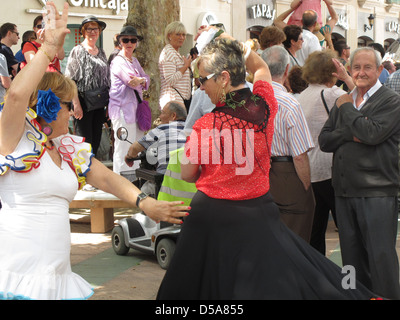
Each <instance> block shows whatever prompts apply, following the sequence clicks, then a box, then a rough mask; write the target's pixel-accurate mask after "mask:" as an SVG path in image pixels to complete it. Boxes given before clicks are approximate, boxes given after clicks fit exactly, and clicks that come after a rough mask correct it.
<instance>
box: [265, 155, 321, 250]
mask: <svg viewBox="0 0 400 320" xmlns="http://www.w3.org/2000/svg"><path fill="white" fill-rule="evenodd" d="M269 182H270V193H271V196H272V198H273V199H274V202H275V203H276V204H277V205H278V207H279V211H280V217H281V219H282V221H283V222H284V223H285V224H286V225H287V226H288V227H289V229H291V230H292V231H293V232H294V233H296V234H298V235H299V236H300V237H302V238H303V239H304V240H305V241H307V242H310V237H311V229H312V224H313V218H314V207H315V200H314V194H313V190H312V188H309V189H308V190H305V189H304V186H303V183H302V182H301V181H300V179H299V177H298V175H297V173H296V170H295V168H294V164H293V162H272V163H271V170H270V175H269Z"/></svg>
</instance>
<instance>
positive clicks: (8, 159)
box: [0, 105, 94, 189]
mask: <svg viewBox="0 0 400 320" xmlns="http://www.w3.org/2000/svg"><path fill="white" fill-rule="evenodd" d="M1 110H2V106H1V105H0V111H1ZM0 116H1V115H0ZM36 117H37V115H36V113H35V111H34V110H32V109H28V110H27V113H26V122H25V131H24V134H23V135H22V137H21V140H20V142H19V143H18V146H17V147H16V148H15V150H14V152H13V153H11V154H9V155H6V156H3V155H0V176H2V175H4V174H6V173H7V172H8V171H9V170H12V171H15V172H21V173H24V172H29V171H31V170H32V169H36V168H38V167H39V166H40V158H41V157H42V156H43V154H44V152H45V148H44V144H45V143H46V141H47V136H46V135H45V134H44V133H43V132H42V131H41V127H40V124H39V123H38V122H37V121H36ZM52 141H53V143H54V145H55V146H56V148H57V149H58V151H59V153H60V154H61V156H62V157H63V160H65V161H66V162H67V163H68V164H69V166H70V167H71V169H72V170H73V171H74V172H75V174H76V177H77V179H78V183H79V189H81V188H82V187H83V186H84V185H85V184H86V174H87V172H89V171H90V165H91V164H92V157H93V156H94V154H93V153H92V147H91V145H90V144H89V143H87V142H85V139H84V138H83V137H78V136H73V135H70V134H67V135H64V136H60V137H58V138H55V139H53V140H52Z"/></svg>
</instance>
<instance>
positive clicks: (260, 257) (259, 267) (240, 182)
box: [158, 34, 373, 300]
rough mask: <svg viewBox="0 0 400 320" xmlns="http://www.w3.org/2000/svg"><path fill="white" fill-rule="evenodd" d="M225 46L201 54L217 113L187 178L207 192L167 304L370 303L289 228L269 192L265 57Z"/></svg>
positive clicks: (197, 136) (192, 152) (173, 267)
mask: <svg viewBox="0 0 400 320" xmlns="http://www.w3.org/2000/svg"><path fill="white" fill-rule="evenodd" d="M221 38H222V39H217V40H214V41H212V42H211V43H209V44H208V45H207V46H206V47H205V49H204V50H203V51H202V52H201V54H200V60H199V64H198V67H199V74H200V78H199V80H200V83H201V87H200V88H201V89H202V90H205V92H206V93H207V94H208V96H209V97H210V99H211V101H212V102H213V103H214V104H215V105H216V108H215V109H214V110H213V111H212V112H211V113H209V114H206V115H205V116H203V117H202V118H200V119H199V120H198V121H197V122H196V123H195V125H194V126H193V131H192V133H191V135H190V137H189V138H188V140H187V143H186V146H185V153H186V158H183V159H182V162H181V163H182V166H181V168H182V172H181V174H182V178H183V179H184V180H186V181H189V182H196V186H197V188H198V192H197V193H196V194H195V196H194V198H193V200H192V203H191V207H192V209H191V211H190V215H189V216H188V217H186V218H185V222H184V223H183V227H182V230H181V233H180V236H179V240H178V244H177V247H176V251H175V254H174V256H173V259H172V261H171V264H170V266H169V268H168V270H167V272H166V275H165V277H164V279H163V282H162V284H161V286H160V289H159V292H158V299H184V300H186V299H196V300H197V299H215V300H216V299H223V300H230V299H350V298H354V299H361V298H371V297H372V296H373V295H372V293H370V292H369V291H368V290H366V289H365V288H364V287H363V286H362V285H361V284H358V283H357V290H345V289H343V287H342V274H341V270H340V268H339V267H338V266H337V265H335V264H334V263H333V262H331V261H330V260H328V259H326V258H325V257H324V256H322V255H321V254H320V253H319V252H317V251H316V250H315V249H314V248H312V247H311V246H310V245H309V244H308V243H306V242H305V241H304V240H302V239H301V238H300V237H298V236H297V235H295V234H294V233H293V232H291V231H290V230H289V229H288V228H287V227H286V226H285V225H284V224H283V223H282V222H281V221H280V218H279V209H278V207H277V205H276V204H275V203H274V202H273V200H272V197H271V196H270V194H269V192H268V190H269V179H268V175H269V168H270V149H271V143H272V136H273V132H274V129H273V123H274V117H275V114H276V112H277V108H278V106H277V102H276V100H275V97H274V94H273V90H272V87H271V84H270V83H271V75H270V72H269V69H268V66H267V65H266V64H265V63H264V61H263V60H262V59H261V58H260V57H259V56H258V55H257V54H256V53H254V52H252V51H251V50H250V51H247V50H243V48H244V46H243V45H241V44H240V43H238V42H237V41H235V40H233V39H232V38H231V37H229V36H228V35H226V34H223V35H222V36H221ZM243 51H244V52H243ZM246 68H247V69H248V71H249V72H251V73H252V74H254V88H253V92H251V91H250V89H249V88H247V87H246V85H245V76H246Z"/></svg>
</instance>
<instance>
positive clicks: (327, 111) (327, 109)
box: [321, 90, 329, 116]
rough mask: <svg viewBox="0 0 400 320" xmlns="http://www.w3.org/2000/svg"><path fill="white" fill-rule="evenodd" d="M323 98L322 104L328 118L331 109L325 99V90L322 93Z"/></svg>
mask: <svg viewBox="0 0 400 320" xmlns="http://www.w3.org/2000/svg"><path fill="white" fill-rule="evenodd" d="M321 98H322V102H323V103H324V107H325V110H326V113H327V114H328V116H329V108H328V106H327V105H326V101H325V98H324V90H322V91H321Z"/></svg>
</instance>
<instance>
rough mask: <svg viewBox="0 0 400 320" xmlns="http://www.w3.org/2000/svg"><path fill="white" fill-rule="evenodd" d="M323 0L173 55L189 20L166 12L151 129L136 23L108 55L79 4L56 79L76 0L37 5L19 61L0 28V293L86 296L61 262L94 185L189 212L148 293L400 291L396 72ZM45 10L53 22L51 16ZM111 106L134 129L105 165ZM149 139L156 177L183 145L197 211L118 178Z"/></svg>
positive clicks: (397, 295) (117, 119)
mask: <svg viewBox="0 0 400 320" xmlns="http://www.w3.org/2000/svg"><path fill="white" fill-rule="evenodd" d="M323 2H324V3H325V4H326V6H327V9H328V11H329V13H330V16H331V19H330V20H329V21H328V22H327V23H326V24H325V25H322V26H321V17H320V11H321V10H320V6H321V1H317V2H316V1H309V2H308V3H309V5H310V6H312V7H307V6H306V2H305V1H299V0H294V1H293V2H292V4H291V6H290V9H289V10H287V11H286V12H284V13H282V14H281V15H280V16H278V17H277V18H276V19H275V20H274V25H273V26H270V27H266V28H264V30H263V31H262V33H261V34H260V39H259V40H257V41H255V40H254V39H251V40H250V41H247V42H246V43H240V42H239V41H237V40H235V39H234V38H232V37H231V36H230V35H228V34H227V33H226V32H225V31H223V30H218V28H215V27H207V28H201V29H200V30H199V34H198V35H197V36H198V38H196V39H199V41H200V39H201V37H202V36H203V35H205V34H207V33H210V34H213V33H211V32H214V33H216V36H214V38H212V37H209V39H208V41H207V43H205V44H204V48H202V50H197V49H196V47H195V48H194V49H196V50H193V51H192V52H191V54H190V55H188V56H182V55H181V54H180V53H179V49H180V48H181V47H182V46H183V44H184V42H185V40H186V33H187V31H186V28H185V26H184V25H183V24H182V23H181V22H177V21H175V22H172V23H171V24H169V25H168V26H167V27H166V29H165V47H164V48H163V50H162V52H161V53H160V56H159V69H160V79H159V81H160V84H161V89H160V97H159V108H160V110H161V115H160V119H161V125H159V126H157V127H156V128H153V129H152V130H150V131H149V132H147V133H146V132H144V131H142V130H141V129H140V127H139V125H138V122H137V121H138V119H137V114H136V110H137V108H138V106H139V104H140V103H141V101H142V99H143V91H144V90H147V89H148V88H149V85H150V81H154V80H155V79H151V80H150V77H149V75H148V74H146V71H145V70H144V69H143V68H142V67H141V65H140V61H138V59H137V58H135V56H134V52H135V50H136V48H137V45H138V43H139V42H140V41H146V39H145V38H144V37H143V36H142V35H140V30H139V32H138V30H136V29H135V28H134V27H132V26H129V25H126V26H124V27H123V28H122V30H121V32H120V33H119V34H118V35H116V37H115V48H116V49H115V51H114V52H113V54H112V56H111V57H109V58H107V57H106V54H105V52H104V50H103V49H101V48H99V47H97V45H96V42H97V40H98V38H99V36H100V34H101V32H102V31H103V30H104V29H105V28H106V23H105V22H103V21H100V20H99V19H97V18H96V17H95V16H88V17H85V18H84V19H83V21H82V24H81V26H80V32H81V35H82V37H83V38H84V41H83V42H82V43H81V44H80V45H78V46H76V47H74V48H73V50H72V51H71V53H70V56H69V58H68V63H67V67H66V71H65V75H63V74H61V72H60V68H59V60H62V59H64V50H63V43H64V38H65V35H66V34H67V33H68V30H67V28H66V26H67V12H68V5H65V7H64V11H63V14H62V15H59V14H58V13H54V11H55V10H50V11H51V12H53V14H51V13H50V14H45V15H44V16H41V17H40V18H39V17H38V18H37V19H35V21H34V24H33V28H34V33H28V32H27V33H26V34H24V39H23V45H22V47H21V54H22V56H21V58H20V60H17V58H16V57H15V56H14V55H13V54H12V51H11V49H10V47H11V46H12V45H15V44H16V43H17V42H18V39H19V33H18V29H17V26H15V25H13V24H9V23H7V24H4V25H3V26H2V27H1V28H0V35H1V37H2V39H1V48H0V77H1V85H0V89H1V90H0V98H2V96H1V94H3V95H4V94H6V99H5V103H4V104H2V105H1V116H0V175H1V179H2V180H3V183H2V185H1V187H0V196H1V200H2V203H3V208H2V209H1V211H0V242H1V243H8V244H9V245H7V246H1V247H0V299H7V298H10V299H18V298H33V299H76V298H87V297H88V296H90V294H91V289H90V287H89V285H88V284H87V283H86V282H85V281H84V280H83V279H81V278H80V277H79V276H78V275H75V274H74V273H72V272H71V269H70V263H69V243H68V241H69V236H68V234H69V231H68V230H67V229H68V228H67V226H68V221H66V218H65V215H63V213H65V212H67V211H68V203H69V201H71V200H72V199H73V196H74V194H75V192H76V190H77V189H78V188H80V187H82V186H83V185H84V184H85V183H86V182H87V183H89V184H91V185H93V186H94V187H96V188H99V189H102V190H105V191H106V192H110V193H113V194H115V195H116V196H117V197H119V198H121V199H123V200H125V201H127V202H129V203H132V204H134V205H136V206H138V207H139V205H140V208H141V209H143V211H144V212H146V214H147V215H149V216H150V217H151V218H153V219H154V220H156V221H167V222H171V223H182V221H181V220H180V219H179V217H182V216H186V218H185V222H184V223H183V228H182V231H181V235H180V238H179V241H178V245H177V248H176V252H175V254H174V257H173V260H172V263H171V265H170V267H169V269H168V270H167V273H166V275H165V277H164V279H163V282H162V284H161V286H160V290H159V293H158V299H372V298H378V297H383V298H387V299H400V284H399V261H398V257H397V253H396V239H397V224H398V223H397V218H398V202H397V195H398V188H399V178H400V174H399V151H398V148H399V143H400V110H399V108H400V95H399V93H400V71H395V66H394V64H393V63H392V62H390V61H385V62H384V63H382V59H383V57H384V56H385V52H384V50H383V48H381V47H382V46H381V45H379V44H377V43H373V44H371V45H370V46H368V47H363V48H358V49H356V50H353V51H351V50H350V47H349V46H348V45H347V44H346V41H345V40H339V41H336V42H335V43H332V38H331V33H332V30H333V27H334V25H335V24H336V22H337V14H336V12H335V10H334V9H333V7H332V2H331V0H323ZM48 6H49V8H51V9H54V8H55V6H54V4H53V3H50V4H48ZM299 12H301V14H300V15H299ZM289 16H290V18H289V21H288V23H285V22H284V20H286V19H287V18H288V17H289ZM299 17H301V18H300V19H299ZM45 19H47V21H49V20H50V21H52V22H53V24H52V25H53V26H55V27H53V28H50V27H46V28H43V23H42V22H43V21H44V20H45ZM46 25H48V24H47V23H46ZM203 39H204V38H203ZM382 50H383V51H382ZM22 59H23V60H22ZM46 71H47V72H46ZM22 87H23V88H24V90H20V89H21V88H22ZM6 90H7V92H6ZM1 101H2V100H0V102H1ZM27 106H28V107H29V108H28V111H27V110H26V107H27ZM106 112H107V114H108V117H109V119H110V122H111V124H112V127H113V128H114V129H115V132H116V129H117V128H119V127H126V128H128V132H129V137H130V138H131V139H132V140H133V141H134V142H133V144H132V145H131V144H129V142H126V141H119V140H118V139H115V142H114V157H113V165H114V167H113V171H114V173H112V172H111V171H110V170H108V171H107V169H106V168H105V167H104V166H103V165H102V164H101V162H100V161H98V160H96V159H95V155H96V153H97V150H98V148H99V145H100V138H101V128H102V126H103V123H104V122H105V121H106ZM71 115H72V116H73V117H74V132H73V133H74V134H76V135H72V134H70V133H69V128H68V121H69V117H70V116H71ZM227 132H229V134H228V135H227ZM206 133H207V134H206ZM186 136H187V139H186ZM82 137H84V138H85V139H82ZM182 137H184V138H182ZM171 142H175V143H173V144H172V143H171ZM154 146H156V148H158V158H157V162H158V164H157V171H159V172H161V173H163V172H165V169H166V167H167V165H168V160H169V157H168V154H169V152H170V151H173V150H176V149H178V148H181V147H183V146H184V147H185V152H184V153H183V154H184V155H183V159H182V167H181V168H182V172H181V175H182V179H183V180H185V181H187V182H192V183H195V184H196V188H197V190H198V191H197V193H196V195H195V196H194V198H193V200H192V203H191V206H190V207H187V206H182V203H181V202H166V201H157V200H155V199H154V198H152V197H148V194H152V193H153V192H152V191H151V190H150V191H148V190H144V189H143V190H139V189H137V188H136V187H135V186H134V185H133V184H132V183H130V182H129V181H127V180H126V179H124V178H122V177H121V176H120V175H119V174H120V173H121V172H122V171H124V170H127V169H128V168H132V164H133V163H132V158H133V157H135V156H137V154H138V153H139V152H146V150H148V149H150V148H151V147H154ZM239 159H244V161H242V162H239ZM67 167H70V168H71V169H72V170H67V169H65V170H64V168H67ZM22 172H24V174H22ZM49 176H50V178H51V179H49ZM16 183H17V184H18V187H17V188H16V187H15V184H16ZM146 191H147V192H146ZM43 203H47V206H45V207H46V208H45V209H42V207H43ZM33 208H35V209H33ZM56 213H57V214H56ZM330 215H332V217H333V220H334V223H335V225H336V227H337V229H338V232H339V239H340V246H341V253H342V260H343V265H351V266H353V267H354V268H355V270H356V278H357V279H356V281H357V285H356V286H354V288H351V289H346V288H344V286H343V282H342V279H343V274H342V273H341V269H340V268H339V267H338V266H336V265H335V264H334V263H333V262H331V261H330V260H329V259H327V258H326V257H325V255H326V247H325V232H326V229H327V224H328V220H329V216H330ZM16 219H17V220H16ZM43 219H45V221H46V223H43V221H44V220H43ZM47 219H50V221H49V222H47ZM15 221H18V222H19V224H18V226H17V228H15V227H14V228H13V229H12V230H11V228H10V226H11V225H15ZM38 230H39V231H38ZM43 234H46V235H48V236H47V237H46V238H43V237H42V236H41V235H43ZM22 235H24V236H22ZM29 235H30V236H29ZM60 237H62V238H63V241H62V243H64V245H63V246H59V241H58V240H56V239H59V238H60ZM28 238H29V239H28ZM27 239H28V240H29V245H27V244H26V243H25V242H26V241H27ZM32 239H34V240H35V241H31V240H32ZM49 239H50V240H49ZM52 239H53V240H52ZM54 243H57V250H56V249H55V248H54V246H53V245H54ZM48 246H50V248H48ZM44 248H46V249H44ZM21 250H22V251H23V254H21V252H22V251H21ZM193 251H195V252H196V253H197V254H196V255H193V254H192V252H193ZM43 252H46V253H48V254H43ZM43 279H46V281H42V280H43Z"/></svg>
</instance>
